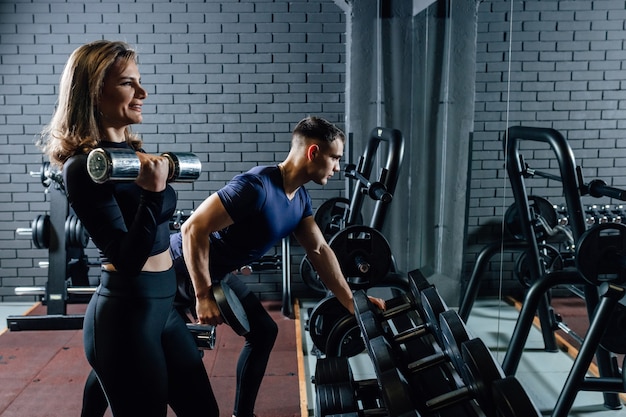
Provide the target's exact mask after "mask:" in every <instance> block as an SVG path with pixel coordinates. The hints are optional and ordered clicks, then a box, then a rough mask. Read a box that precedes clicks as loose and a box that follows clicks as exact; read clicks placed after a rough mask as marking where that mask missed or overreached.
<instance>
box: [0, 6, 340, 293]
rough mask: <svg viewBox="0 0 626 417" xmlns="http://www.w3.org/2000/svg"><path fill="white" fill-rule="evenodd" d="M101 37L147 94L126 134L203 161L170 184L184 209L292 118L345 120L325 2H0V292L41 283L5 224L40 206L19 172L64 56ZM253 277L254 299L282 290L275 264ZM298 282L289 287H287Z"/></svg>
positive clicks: (261, 158) (19, 223)
mask: <svg viewBox="0 0 626 417" xmlns="http://www.w3.org/2000/svg"><path fill="white" fill-rule="evenodd" d="M101 38H104V39H115V40H125V41H127V42H129V43H131V44H132V45H134V46H135V47H136V49H137V50H138V51H139V54H140V67H139V68H140V71H141V74H142V81H143V83H144V85H145V87H146V88H147V90H148V92H149V97H148V99H147V100H146V101H145V105H144V123H143V124H142V125H139V126H137V127H136V129H135V130H136V131H137V132H139V133H141V135H142V136H143V138H144V140H145V142H146V148H147V150H148V151H150V152H162V151H167V150H173V151H175V150H178V151H191V152H194V153H196V154H197V155H198V156H199V157H200V158H201V160H202V163H203V174H202V175H201V178H200V180H199V181H197V182H195V183H194V184H176V185H175V188H176V189H177V191H178V193H179V209H181V210H184V211H187V212H188V211H189V210H191V209H193V208H194V207H195V206H196V205H197V204H199V203H200V202H201V201H202V199H204V198H205V197H207V196H208V195H209V194H210V193H211V192H214V191H215V190H217V189H218V188H219V187H220V186H222V185H223V184H224V183H225V181H227V180H228V179H230V178H231V177H232V176H233V175H234V174H237V173H239V172H241V171H245V170H247V169H249V168H250V167H252V166H254V165H257V164H270V163H274V162H278V161H280V160H282V158H284V157H285V156H286V154H287V151H288V148H289V141H290V139H291V135H290V132H291V130H292V128H293V127H294V125H295V123H297V122H298V121H299V120H300V119H301V118H303V117H305V116H307V115H310V114H314V115H320V116H323V117H325V118H327V119H329V120H331V121H333V122H337V123H338V124H339V126H341V127H343V120H344V107H345V106H344V91H345V16H344V13H343V11H342V10H341V9H340V8H339V7H337V6H336V5H335V3H334V2H333V1H332V0H310V1H307V0H303V1H286V0H285V1H282V0H277V1H242V2H233V1H207V2H204V1H197V2H195V1H186V2H170V1H167V0H156V1H155V0H149V1H148V0H138V1H136V2H127V1H107V2H100V1H95V0H86V1H82V2H73V3H65V2H55V1H45V0H37V1H35V2H34V3H31V2H30V1H29V2H26V1H17V2H2V3H1V4H0V126H2V128H1V129H0V150H1V151H0V161H1V164H0V201H1V204H0V301H8V300H16V299H17V298H16V297H15V296H13V294H14V287H16V286H31V285H43V284H44V283H45V282H46V281H47V271H46V270H45V269H40V268H39V267H38V263H39V261H43V260H47V256H48V254H47V251H46V250H45V249H36V248H34V246H33V244H32V242H31V240H30V239H29V238H28V237H16V234H15V230H16V229H17V228H21V227H29V226H30V222H31V221H32V219H33V218H34V217H35V216H37V215H39V214H44V213H47V212H49V210H50V204H49V198H48V196H47V195H46V194H45V193H44V188H43V186H42V185H41V183H40V181H39V178H38V177H37V178H36V177H32V176H31V175H29V173H30V172H31V171H39V169H40V167H41V163H42V161H43V158H42V155H41V154H40V152H39V151H38V149H37V148H36V147H35V146H34V141H35V139H36V137H37V134H38V132H40V130H41V128H42V127H43V126H44V125H45V124H46V123H47V122H48V121H49V118H50V116H51V114H52V111H53V108H54V105H55V100H56V92H57V85H58V82H59V76H60V74H61V71H62V68H63V65H64V63H65V61H66V59H67V57H68V55H69V54H70V53H71V51H72V50H74V49H75V48H76V47H77V46H78V45H80V44H82V43H85V42H89V41H92V40H95V39H101ZM339 177H341V176H339ZM309 189H310V190H311V194H312V196H313V198H314V202H315V204H319V203H320V202H321V201H323V200H324V199H326V198H329V197H332V196H335V195H340V194H342V192H343V190H344V181H343V180H342V179H341V178H337V179H333V180H332V181H331V182H330V183H329V184H328V185H327V186H326V187H324V189H323V190H322V188H321V187H318V186H315V185H313V186H311V187H309ZM297 249H298V248H295V249H294V252H295V253H297ZM277 250H278V253H279V254H280V248H278V249H277ZM90 260H94V261H97V259H96V258H91V259H90ZM294 268H295V270H296V271H297V265H296V266H295V267H294ZM95 273H96V274H97V271H95ZM258 278H259V277H258V276H255V275H252V276H251V277H250V281H251V283H252V284H253V288H254V289H255V290H256V291H257V292H259V293H260V294H261V296H262V297H264V298H278V299H280V291H281V274H280V273H273V274H268V275H267V277H266V278H265V279H264V284H258V283H256V284H255V282H258ZM303 287H304V286H303V285H302V284H300V285H298V284H297V283H295V284H294V292H295V293H296V294H297V293H298V291H299V289H302V290H304V289H305V288H303ZM19 299H23V298H19Z"/></svg>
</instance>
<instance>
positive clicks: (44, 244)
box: [15, 214, 89, 249]
mask: <svg viewBox="0 0 626 417" xmlns="http://www.w3.org/2000/svg"><path fill="white" fill-rule="evenodd" d="M50 227H51V225H50V215H48V214H39V215H37V216H35V218H34V219H33V220H32V222H31V225H30V227H20V228H17V229H15V234H16V235H18V236H30V237H31V240H32V242H33V245H35V247H36V248H37V249H48V248H49V247H50ZM63 230H64V231H65V244H66V246H67V247H79V248H85V247H87V244H88V243H89V234H88V233H87V231H86V230H85V228H84V227H83V224H82V223H81V221H80V219H78V216H76V215H75V214H69V215H68V216H67V217H66V218H65V225H64V229H63Z"/></svg>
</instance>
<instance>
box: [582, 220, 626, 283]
mask: <svg viewBox="0 0 626 417" xmlns="http://www.w3.org/2000/svg"><path fill="white" fill-rule="evenodd" d="M575 261H576V267H577V268H578V271H579V272H580V274H581V275H582V277H583V278H584V279H585V280H587V281H588V282H589V283H590V284H592V285H596V286H597V285H600V284H601V283H602V282H611V283H614V284H623V283H624V282H626V225H623V224H621V223H603V224H599V225H597V226H594V227H592V228H590V229H589V230H587V231H585V233H583V234H582V235H581V236H580V239H578V243H577V245H576V258H575Z"/></svg>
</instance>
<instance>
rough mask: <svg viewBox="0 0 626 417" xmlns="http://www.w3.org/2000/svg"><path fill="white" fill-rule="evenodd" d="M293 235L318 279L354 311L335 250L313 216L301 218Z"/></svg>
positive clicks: (350, 292) (350, 294) (350, 291)
mask: <svg viewBox="0 0 626 417" xmlns="http://www.w3.org/2000/svg"><path fill="white" fill-rule="evenodd" d="M294 235H295V237H296V239H298V242H299V243H300V245H302V247H303V248H304V250H305V251H306V255H307V257H308V258H309V260H310V261H311V264H313V267H314V268H315V271H316V272H317V274H318V275H319V277H320V279H321V280H322V282H323V283H324V285H326V288H328V289H329V290H330V291H331V292H332V293H333V294H334V295H335V296H336V297H337V299H338V300H339V302H341V304H342V305H343V306H344V307H345V308H347V309H348V310H349V311H350V312H351V313H354V305H353V303H352V290H351V289H350V287H349V286H348V282H347V281H346V279H345V277H344V276H343V273H342V272H341V267H340V266H339V261H338V260H337V257H336V256H335V252H333V250H332V249H331V247H330V246H329V245H328V243H327V242H326V239H325V238H324V235H323V234H322V232H321V230H320V229H319V227H318V226H317V223H315V220H314V219H313V216H308V217H305V218H304V219H302V221H301V222H300V224H299V225H298V228H297V229H296V230H295V231H294Z"/></svg>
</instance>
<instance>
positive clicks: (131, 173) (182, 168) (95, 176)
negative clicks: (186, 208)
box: [87, 148, 202, 184]
mask: <svg viewBox="0 0 626 417" xmlns="http://www.w3.org/2000/svg"><path fill="white" fill-rule="evenodd" d="M161 156H162V157H164V158H166V159H167V160H168V162H169V175H168V181H169V182H192V181H195V180H197V179H198V177H199V176H200V172H201V171H202V164H201V163H200V159H198V157H197V156H196V155H194V154H193V153H189V152H165V153H162V154H161ZM140 168H141V163H140V161H139V158H138V157H137V155H136V153H135V151H133V150H132V149H105V148H96V149H94V150H92V151H91V152H90V153H89V155H88V156H87V172H89V176H90V177H91V179H92V180H93V181H94V182H96V183H98V184H102V183H105V182H107V181H132V180H134V179H135V178H137V176H138V175H139V170H140Z"/></svg>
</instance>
